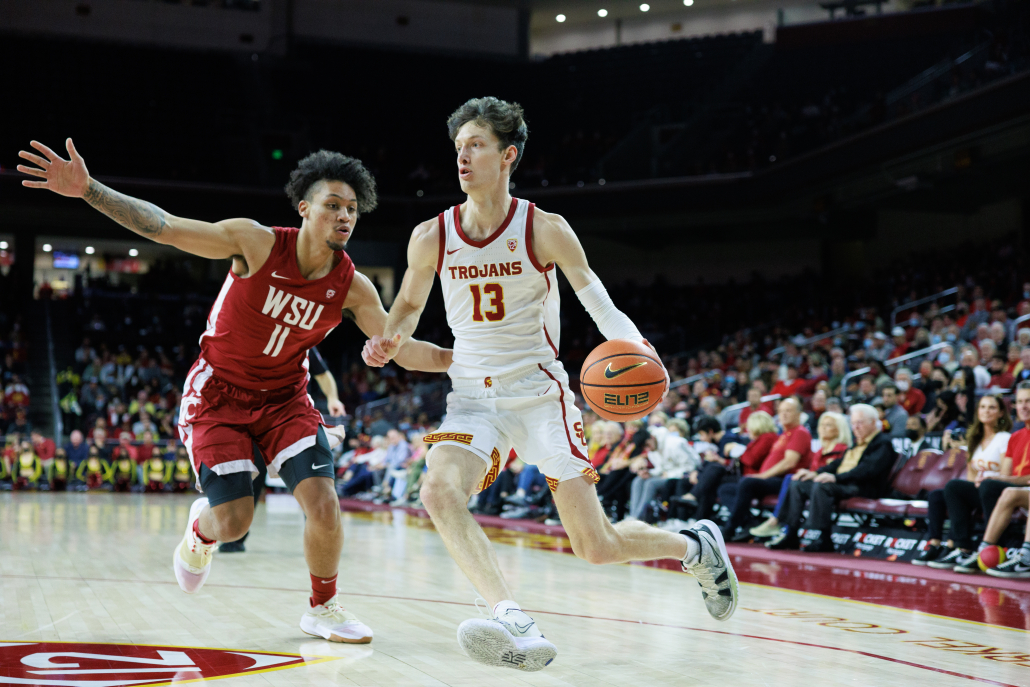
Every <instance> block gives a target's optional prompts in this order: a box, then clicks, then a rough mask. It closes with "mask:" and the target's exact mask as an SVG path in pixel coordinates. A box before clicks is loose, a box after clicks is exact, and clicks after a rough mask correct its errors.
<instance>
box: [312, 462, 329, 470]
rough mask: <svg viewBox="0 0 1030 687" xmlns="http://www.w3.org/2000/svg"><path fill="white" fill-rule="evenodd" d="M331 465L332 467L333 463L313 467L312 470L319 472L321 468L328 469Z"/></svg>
mask: <svg viewBox="0 0 1030 687" xmlns="http://www.w3.org/2000/svg"><path fill="white" fill-rule="evenodd" d="M330 465H332V463H326V464H325V465H312V466H311V469H312V470H318V469H319V468H327V467H329V466H330Z"/></svg>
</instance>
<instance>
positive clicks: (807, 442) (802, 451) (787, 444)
mask: <svg viewBox="0 0 1030 687" xmlns="http://www.w3.org/2000/svg"><path fill="white" fill-rule="evenodd" d="M787 451H797V452H798V454H799V455H800V456H801V460H799V461H798V463H797V465H795V466H794V467H793V468H792V469H791V470H790V471H789V472H788V473H787V474H793V473H794V472H796V471H797V470H799V469H800V468H801V467H803V466H802V463H803V462H804V458H805V456H807V455H808V454H809V453H811V452H812V435H811V434H809V433H808V430H807V429H805V428H804V427H803V426H801V425H798V426H797V427H794V428H793V429H788V430H785V431H784V432H783V434H781V435H780V436H778V437H777V438H776V443H774V444H773V447H772V449H771V450H770V451H769V455H767V456H766V457H765V460H764V461H762V469H761V470H760V471H759V472H765V471H766V470H768V469H770V468H772V467H773V466H774V465H776V464H777V463H779V462H780V461H781V460H783V456H784V455H786V453H787Z"/></svg>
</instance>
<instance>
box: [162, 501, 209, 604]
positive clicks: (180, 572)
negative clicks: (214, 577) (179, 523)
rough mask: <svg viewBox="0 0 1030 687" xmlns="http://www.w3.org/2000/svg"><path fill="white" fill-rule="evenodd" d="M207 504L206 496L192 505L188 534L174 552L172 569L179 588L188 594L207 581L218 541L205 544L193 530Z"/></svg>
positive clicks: (194, 592)
mask: <svg viewBox="0 0 1030 687" xmlns="http://www.w3.org/2000/svg"><path fill="white" fill-rule="evenodd" d="M206 505H207V499H206V498H200V499H197V500H196V501H194V502H193V505H192V506H190V517H189V520H187V521H186V535H185V536H184V537H183V538H182V541H181V542H180V543H179V546H177V547H176V548H175V553H173V554H172V570H174V571H175V579H176V580H178V582H179V588H180V589H182V591H184V592H186V593H187V594H196V593H197V592H199V591H200V588H201V587H203V586H204V582H206V581H207V576H208V574H209V573H210V572H211V554H213V553H214V550H215V548H216V547H217V546H218V544H217V543H212V544H205V543H204V542H202V541H200V539H199V538H198V537H197V535H196V533H195V532H194V531H193V524H194V523H195V522H196V521H197V518H199V517H200V511H202V510H204V506H206Z"/></svg>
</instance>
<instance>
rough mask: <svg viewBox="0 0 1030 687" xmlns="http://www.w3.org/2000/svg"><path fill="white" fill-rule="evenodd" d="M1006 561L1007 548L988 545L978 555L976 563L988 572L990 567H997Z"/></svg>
mask: <svg viewBox="0 0 1030 687" xmlns="http://www.w3.org/2000/svg"><path fill="white" fill-rule="evenodd" d="M1004 562H1005V549H1003V548H1001V547H1000V546H987V547H985V548H984V550H983V551H981V552H980V555H979V556H977V557H976V564H977V565H979V566H980V570H983V571H984V572H987V570H988V569H989V568H997V567H998V566H999V565H1001V564H1002V563H1004Z"/></svg>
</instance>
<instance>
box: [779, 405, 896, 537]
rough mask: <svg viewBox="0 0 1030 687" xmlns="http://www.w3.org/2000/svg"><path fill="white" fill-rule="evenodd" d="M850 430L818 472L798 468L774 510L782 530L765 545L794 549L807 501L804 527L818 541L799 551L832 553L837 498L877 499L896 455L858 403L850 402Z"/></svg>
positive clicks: (875, 419) (872, 414)
mask: <svg viewBox="0 0 1030 687" xmlns="http://www.w3.org/2000/svg"><path fill="white" fill-rule="evenodd" d="M850 415H851V431H852V434H853V435H854V437H855V445H854V446H852V447H851V448H850V449H848V450H847V451H846V452H845V453H844V455H843V456H841V457H840V458H838V459H836V460H834V461H833V462H832V463H829V464H827V465H824V466H823V467H821V468H819V469H818V470H815V471H813V470H799V471H798V472H797V473H796V474H795V475H794V479H793V481H792V482H791V484H790V489H788V490H787V498H786V503H784V504H783V505H782V507H781V509H780V513H781V514H782V515H783V524H784V525H785V526H786V529H785V530H784V531H783V532H782V533H781V534H780V535H779V536H778V537H776V538H774V539H773V540H772V541H770V542H769V543H768V544H766V546H767V547H769V548H770V549H797V548H800V545H801V539H800V538H799V536H798V528H800V527H801V520H802V515H803V513H804V508H805V505H806V503H807V504H808V512H809V514H808V518H807V520H806V521H805V526H806V528H807V529H809V530H818V531H819V538H818V540H816V541H814V542H812V543H811V544H809V545H807V546H806V547H805V548H804V549H803V550H804V551H809V552H821V551H833V550H834V549H833V541H832V540H831V539H830V529H831V528H832V526H833V513H834V510H835V508H836V505H837V502H838V501H841V500H843V499H847V498H851V497H853V496H863V497H866V498H879V497H880V496H881V495H882V494H883V493H884V491H885V490H886V487H887V480H888V478H889V477H890V472H891V468H892V467H893V466H894V461H895V458H896V455H895V453H894V446H893V445H892V443H891V440H890V437H889V436H887V435H886V434H884V433H883V432H882V431H881V429H880V422H879V415H878V413H877V412H876V409H875V408H873V407H872V406H870V405H866V404H864V403H858V404H855V405H853V406H851V410H850Z"/></svg>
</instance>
